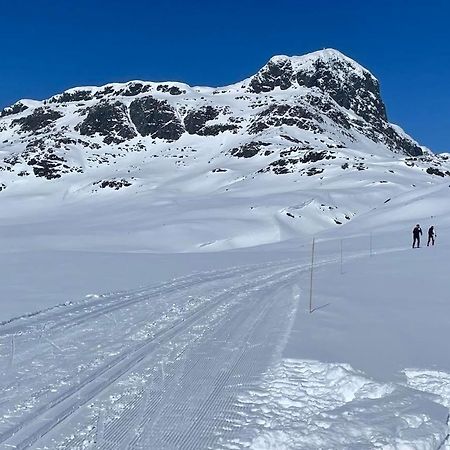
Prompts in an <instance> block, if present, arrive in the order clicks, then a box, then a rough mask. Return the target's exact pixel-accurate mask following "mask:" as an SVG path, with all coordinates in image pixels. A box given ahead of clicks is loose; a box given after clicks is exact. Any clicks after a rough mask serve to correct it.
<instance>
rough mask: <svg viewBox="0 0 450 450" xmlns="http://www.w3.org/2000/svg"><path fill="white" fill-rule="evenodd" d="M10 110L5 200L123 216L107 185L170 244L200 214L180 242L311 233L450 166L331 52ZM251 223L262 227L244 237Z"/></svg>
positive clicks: (69, 95)
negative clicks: (223, 81)
mask: <svg viewBox="0 0 450 450" xmlns="http://www.w3.org/2000/svg"><path fill="white" fill-rule="evenodd" d="M0 117H1V118H0V170H1V171H0V187H1V190H2V192H0V202H2V200H3V201H4V202H5V203H4V204H8V202H9V201H14V199H15V198H16V197H17V196H18V195H19V196H20V198H21V200H22V201H21V202H20V205H19V206H17V202H15V203H14V204H15V205H16V206H17V207H18V208H19V209H20V208H21V207H22V206H23V207H24V208H26V209H27V208H29V206H30V204H29V203H27V202H26V201H25V200H26V199H30V198H31V197H33V198H36V197H37V196H39V194H45V196H46V198H49V197H52V198H53V199H56V200H57V202H60V203H58V204H57V207H58V208H60V206H61V204H68V203H70V202H71V201H77V202H78V201H82V203H83V202H84V203H86V202H88V201H89V202H90V203H91V204H96V205H98V209H97V210H98V211H100V210H102V207H103V209H104V210H103V213H102V214H103V216H104V215H105V214H109V213H111V214H115V212H114V211H111V207H110V205H109V203H108V205H107V206H104V205H105V195H106V196H107V197H108V199H109V200H108V201H112V199H111V197H110V196H109V195H108V194H106V192H110V195H115V197H114V201H113V203H114V205H115V206H114V207H116V208H117V207H118V205H120V204H122V205H128V206H129V205H130V200H131V199H133V200H132V202H134V206H135V210H141V209H142V208H143V207H144V205H145V208H146V209H147V210H148V208H151V207H152V206H154V207H155V211H154V212H156V211H157V215H158V216H164V217H165V218H164V227H165V230H164V233H163V235H164V236H166V237H167V240H168V241H172V237H171V236H172V235H174V234H177V233H178V231H179V228H185V227H186V225H187V224H192V220H193V219H192V218H193V217H195V218H196V219H197V220H198V222H201V223H198V224H197V225H196V227H194V228H195V229H194V230H192V231H193V233H191V240H190V242H189V244H188V245H187V247H186V246H185V244H182V245H181V246H180V249H189V250H192V249H194V248H199V247H204V246H205V245H211V244H214V245H217V243H218V242H219V241H220V242H222V244H221V245H219V247H221V248H222V247H227V246H231V247H235V246H246V245H254V244H256V243H262V242H272V241H276V240H280V239H283V238H285V237H289V236H292V235H297V234H298V233H299V232H300V233H303V232H307V233H315V232H317V231H320V230H322V229H326V228H329V227H332V226H336V225H342V224H343V223H346V222H347V221H349V220H351V219H352V218H353V217H354V216H356V215H360V214H361V213H363V212H366V211H369V210H371V209H373V208H375V207H378V206H382V205H383V204H384V203H385V202H387V201H389V199H391V198H393V197H395V196H397V195H399V194H401V193H404V192H405V191H409V190H414V189H417V188H420V187H424V186H428V185H429V184H430V183H431V184H437V183H440V182H442V181H443V179H444V178H445V177H448V176H450V163H449V160H448V157H447V156H446V155H443V156H439V155H434V154H433V153H432V152H431V151H429V150H428V149H426V148H424V147H422V146H420V145H419V144H418V143H417V142H416V141H414V139H412V138H411V137H410V136H408V135H407V134H406V133H405V132H404V131H403V130H402V129H401V128H400V127H398V126H396V125H394V124H391V123H390V122H389V121H388V117H387V114H386V107H385V105H384V103H383V101H382V99H381V96H380V88H379V83H378V81H377V79H376V78H375V77H374V76H373V75H372V74H371V73H370V72H369V71H368V70H367V69H365V68H363V67H362V66H360V65H359V64H358V63H356V62H355V61H353V60H352V59H350V58H348V57H346V56H344V55H343V54H342V53H340V52H338V51H336V50H333V49H326V50H322V51H318V52H314V53H310V54H308V55H305V56H293V57H288V56H275V57H273V58H271V59H270V61H269V62H268V63H267V64H266V65H265V66H264V67H262V68H261V69H260V70H259V71H258V72H257V73H256V74H255V75H254V76H252V77H250V78H248V79H246V80H244V81H242V82H239V83H236V84H233V85H230V86H225V87H221V88H210V87H191V86H188V85H186V84H182V83H175V82H166V83H154V82H144V81H132V82H128V83H115V84H108V85H105V86H101V87H79V88H73V89H69V90H68V91H65V92H63V93H61V94H58V95H55V96H53V97H51V98H49V99H47V100H44V101H31V100H21V101H19V102H17V103H15V104H14V105H12V106H10V107H8V108H5V109H4V110H3V111H2V112H1V115H0ZM116 191H121V192H120V193H118V192H116ZM135 199H137V200H135ZM92 202H93V203H92ZM50 203H51V202H50ZM102 205H103V206H102ZM180 205H182V206H181V207H180ZM46 206H48V202H46ZM176 206H178V207H176ZM205 210H208V213H207V214H205ZM8 211H11V208H9V209H8ZM106 211H108V212H106ZM161 213H162V214H161ZM4 214H6V215H8V214H10V212H6V213H4ZM167 214H168V215H167ZM149 216H150V217H154V216H155V214H150V213H149ZM224 218H226V219H228V220H235V221H240V222H241V225H242V219H243V220H244V222H243V225H242V226H241V227H240V228H239V227H238V228H239V230H240V231H236V227H234V228H233V227H231V228H233V230H235V231H233V232H232V233H231V234H230V231H229V230H230V227H227V226H223V225H222V222H223V219H224ZM105 220H106V219H105ZM206 221H209V225H207V226H205V223H206ZM146 222H147V226H148V227H150V228H152V229H153V230H154V231H155V232H156V234H158V233H160V232H162V228H161V227H162V225H161V224H159V223H152V222H151V220H150V219H149V218H148V217H147V218H146ZM168 223H170V224H171V226H172V227H175V228H174V229H172V232H169V233H168V232H167V224H168ZM177 224H178V225H177ZM211 225H212V226H211ZM249 225H251V228H252V229H253V232H252V238H251V239H250V240H248V239H247V238H244V239H242V235H243V231H245V233H247V234H248V229H249ZM255 229H259V230H260V235H261V236H262V235H264V236H266V237H265V238H264V239H263V238H261V239H259V238H257V237H255V233H254V232H255ZM268 229H270V230H271V231H269V232H268ZM211 230H215V231H214V232H211ZM195 233H197V234H198V236H195ZM245 233H244V234H245ZM257 234H258V232H256V235H257ZM268 234H269V235H270V237H267V235H268ZM159 236H161V234H159ZM223 242H227V243H226V244H223Z"/></svg>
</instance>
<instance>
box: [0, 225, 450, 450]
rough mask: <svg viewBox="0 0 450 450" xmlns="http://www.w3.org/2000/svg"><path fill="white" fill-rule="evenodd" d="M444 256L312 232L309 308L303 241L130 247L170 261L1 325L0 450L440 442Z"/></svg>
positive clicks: (404, 243) (448, 379)
mask: <svg viewBox="0 0 450 450" xmlns="http://www.w3.org/2000/svg"><path fill="white" fill-rule="evenodd" d="M448 231H449V230H441V235H442V236H445V234H446V233H447V232H448ZM408 238H409V236H408ZM341 242H342V248H343V253H342V254H343V259H342V261H343V264H342V265H341V258H340V249H341ZM289 249H290V250H289ZM448 252H449V245H448V244H447V243H446V242H445V240H442V241H440V242H439V245H437V246H436V247H434V248H421V249H418V250H414V251H413V250H412V249H410V248H409V240H408V239H404V240H399V236H398V235H392V233H390V234H383V233H379V234H377V235H375V236H372V251H371V250H370V237H369V235H361V236H359V237H353V238H350V237H346V238H345V239H343V240H342V241H341V239H327V238H326V237H324V238H323V239H322V240H320V239H319V240H318V241H317V243H316V269H315V272H314V276H313V308H314V312H313V313H312V314H310V313H309V295H310V291H309V283H310V246H309V244H308V245H306V243H305V242H303V243H302V242H297V243H294V242H289V243H284V244H280V245H276V246H266V247H261V248H260V249H259V250H252V251H247V252H244V251H243V250H241V251H240V252H230V253H229V254H228V253H223V254H222V257H221V258H219V254H212V253H207V254H201V255H197V256H196V260H195V258H193V256H192V255H184V257H185V258H186V260H185V262H184V263H182V258H181V260H179V265H178V268H177V267H175V268H174V266H173V261H174V260H173V259H171V257H169V256H167V255H159V256H158V255H152V256H146V255H132V256H130V255H128V256H127V257H126V259H125V262H126V264H124V266H125V267H138V266H139V265H140V264H142V263H143V262H150V261H151V262H152V263H153V266H156V265H157V261H158V258H159V261H160V263H159V265H158V269H157V270H159V273H163V272H164V267H165V266H164V264H166V267H171V270H172V273H171V274H169V275H170V276H168V277H167V280H166V281H165V282H156V281H155V279H153V283H150V284H151V285H150V286H149V287H142V288H138V289H134V290H129V291H127V292H123V293H118V294H107V295H92V296H89V297H87V298H85V299H84V300H82V301H81V302H73V303H71V304H67V305H63V306H59V307H57V308H53V309H49V310H47V311H43V312H41V313H39V314H36V315H33V316H30V317H25V318H22V319H18V320H12V321H9V322H7V323H4V324H3V325H2V326H1V327H0V367H1V371H2V376H1V378H0V389H1V392H2V398H1V401H0V417H1V420H0V448H5V449H8V448H39V449H44V448H51V449H54V448H71V449H72V448H104V449H111V448H136V449H139V448H141V449H148V448H183V449H184V448H192V449H198V448H226V449H229V448H254V449H282V448H286V449H287V448H289V449H291V448H307V449H316V448H333V449H337V448H352V449H353V448H402V449H410V448H413V449H415V448H417V449H419V448H420V449H422V448H424V449H428V448H429V449H436V448H439V447H440V446H441V445H445V444H444V441H445V439H446V436H447V434H448V412H449V409H448V408H449V407H450V358H448V352H447V347H448V331H447V330H448V324H449V322H448V297H447V293H446V291H447V286H448V283H447V271H446V264H445V261H446V257H447V255H448ZM244 255H245V256H244ZM16 256H17V255H16ZM41 256H42V255H36V257H37V258H38V257H41ZM116 256H117V255H116ZM108 257H109V258H111V259H114V258H113V256H111V255H99V254H95V257H94V261H97V262H98V263H99V264H101V263H103V264H104V265H105V266H104V267H113V266H110V265H106V264H107V262H106V261H107V260H108ZM83 258H85V255H81V256H80V254H78V255H77V257H76V258H75V259H74V261H79V262H81V261H83ZM102 258H105V259H104V260H102ZM134 258H137V259H134ZM146 258H147V259H146ZM50 259H51V258H50ZM219 260H221V262H220V263H219V262H218V261H219ZM85 261H87V259H85ZM133 261H134V263H136V261H139V264H137V263H136V264H135V265H134V266H133V264H134V263H133ZM189 261H190V262H191V269H193V268H195V269H197V273H194V274H191V275H187V274H185V275H182V276H180V274H181V273H182V272H183V271H184V272H185V273H187V272H189V271H188V266H189ZM36 263H37V261H36ZM202 264H203V270H202V267H201V266H202ZM208 264H209V270H206V266H207V265H208ZM220 264H222V267H219V266H220ZM224 266H229V267H228V268H225V267H224ZM72 269H73V267H71V266H70V264H69V265H67V266H66V268H65V270H67V272H66V273H72ZM88 270H89V269H88V268H86V271H88ZM91 270H92V267H91ZM113 270H114V268H113ZM61 271H62V272H60V273H61V274H62V273H63V272H64V267H63V268H62V269H61ZM177 271H178V273H177ZM119 273H120V270H116V272H114V275H113V276H112V277H111V280H113V281H112V283H117V285H119V284H120V282H119V279H116V275H117V274H119ZM72 274H73V273H72ZM134 276H135V279H134V280H133V281H136V282H141V281H142V280H143V279H144V278H145V271H144V270H142V272H141V273H136V274H134ZM31 282H33V280H32V279H31ZM102 282H104V283H107V280H104V281H102ZM92 286H93V285H92ZM98 286H101V283H100V284H98V285H97V287H98ZM41 288H42V286H41ZM61 289H63V285H61ZM441 448H443V447H441Z"/></svg>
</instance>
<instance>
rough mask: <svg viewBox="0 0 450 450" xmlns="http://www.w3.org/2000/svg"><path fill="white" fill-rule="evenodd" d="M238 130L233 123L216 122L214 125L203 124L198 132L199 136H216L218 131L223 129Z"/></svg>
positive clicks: (222, 131)
mask: <svg viewBox="0 0 450 450" xmlns="http://www.w3.org/2000/svg"><path fill="white" fill-rule="evenodd" d="M236 130H239V127H238V126H237V125H234V124H229V123H217V124H214V125H205V126H204V127H203V128H202V129H201V130H200V131H199V134H200V135H201V136H217V135H218V134H220V133H224V132H225V131H231V132H236Z"/></svg>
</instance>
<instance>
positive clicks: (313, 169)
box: [306, 167, 324, 177]
mask: <svg viewBox="0 0 450 450" xmlns="http://www.w3.org/2000/svg"><path fill="white" fill-rule="evenodd" d="M323 171H324V169H318V168H317V167H311V168H309V169H308V170H307V171H306V175H308V177H312V176H313V175H318V174H319V173H322V172H323Z"/></svg>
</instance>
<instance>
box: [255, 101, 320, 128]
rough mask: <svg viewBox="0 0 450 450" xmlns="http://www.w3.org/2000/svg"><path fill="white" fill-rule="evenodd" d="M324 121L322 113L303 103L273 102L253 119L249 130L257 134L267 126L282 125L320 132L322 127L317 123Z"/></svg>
mask: <svg viewBox="0 0 450 450" xmlns="http://www.w3.org/2000/svg"><path fill="white" fill-rule="evenodd" d="M322 122H323V119H322V117H321V116H320V115H318V114H313V113H312V112H311V111H309V110H307V109H306V108H305V107H303V106H301V105H294V106H291V105H288V104H273V105H270V106H269V107H268V108H267V109H265V110H264V111H262V112H261V113H259V114H258V115H257V116H256V118H255V119H253V121H252V123H251V125H250V127H249V128H248V132H249V133H250V134H256V133H260V132H261V131H263V130H266V129H267V128H271V127H280V126H282V125H288V126H295V127H298V128H301V129H302V130H308V131H316V132H320V131H322V129H321V128H320V127H319V125H317V123H322Z"/></svg>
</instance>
